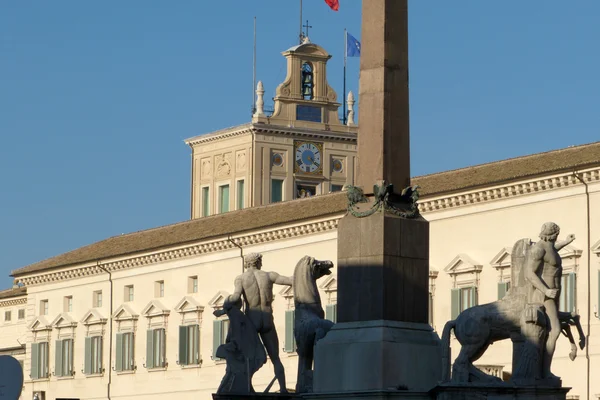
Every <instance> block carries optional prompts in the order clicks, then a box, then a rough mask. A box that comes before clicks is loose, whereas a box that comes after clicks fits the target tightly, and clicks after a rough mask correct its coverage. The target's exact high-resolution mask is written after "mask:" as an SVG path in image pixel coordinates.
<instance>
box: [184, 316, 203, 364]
mask: <svg viewBox="0 0 600 400" xmlns="http://www.w3.org/2000/svg"><path fill="white" fill-rule="evenodd" d="M199 364H200V326H199V325H181V326H180V327H179V365H199Z"/></svg>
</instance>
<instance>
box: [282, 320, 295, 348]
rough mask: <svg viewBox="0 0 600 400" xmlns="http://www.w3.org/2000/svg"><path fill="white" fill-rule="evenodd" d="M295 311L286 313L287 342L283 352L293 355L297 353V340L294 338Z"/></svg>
mask: <svg viewBox="0 0 600 400" xmlns="http://www.w3.org/2000/svg"><path fill="white" fill-rule="evenodd" d="M295 315H296V311H295V310H287V311H286V312H285V341H284V346H283V351H285V352H286V353H293V352H295V351H296V338H295V337H294V321H295Z"/></svg>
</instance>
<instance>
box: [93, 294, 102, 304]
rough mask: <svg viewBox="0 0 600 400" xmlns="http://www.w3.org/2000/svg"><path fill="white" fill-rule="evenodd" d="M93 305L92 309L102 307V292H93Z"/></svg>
mask: <svg viewBox="0 0 600 400" xmlns="http://www.w3.org/2000/svg"><path fill="white" fill-rule="evenodd" d="M93 304H94V307H102V290H96V291H95V292H94V299H93Z"/></svg>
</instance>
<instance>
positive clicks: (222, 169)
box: [215, 153, 231, 178]
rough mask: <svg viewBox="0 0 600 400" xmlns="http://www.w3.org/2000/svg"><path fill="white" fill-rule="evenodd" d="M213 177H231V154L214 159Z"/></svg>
mask: <svg viewBox="0 0 600 400" xmlns="http://www.w3.org/2000/svg"><path fill="white" fill-rule="evenodd" d="M215 166H216V167H215V176H216V177H217V178H222V177H226V176H229V175H231V153H225V154H221V155H218V156H216V157H215Z"/></svg>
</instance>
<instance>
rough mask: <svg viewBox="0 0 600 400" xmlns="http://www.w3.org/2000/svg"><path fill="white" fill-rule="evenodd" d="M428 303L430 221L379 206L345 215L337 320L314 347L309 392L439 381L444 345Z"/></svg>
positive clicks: (412, 387) (417, 388)
mask: <svg viewBox="0 0 600 400" xmlns="http://www.w3.org/2000/svg"><path fill="white" fill-rule="evenodd" d="M365 207H368V206H367V205H365ZM428 302H429V224H428V222H427V221H425V220H424V219H422V218H417V219H404V218H400V217H397V216H395V215H390V214H387V213H383V212H377V213H375V214H373V215H371V216H368V217H364V218H356V217H353V216H346V217H344V218H342V219H341V220H340V222H339V225H338V310H337V312H338V323H337V324H336V325H335V326H334V327H333V328H332V330H331V331H329V333H328V334H327V336H325V338H324V339H322V340H320V341H319V342H318V343H317V345H316V348H315V370H314V371H315V372H314V389H313V390H314V393H334V392H359V391H373V390H375V391H377V390H390V389H392V390H393V389H398V388H400V389H402V390H408V391H412V392H427V391H429V390H430V389H432V388H433V387H434V386H436V385H437V384H438V383H439V381H440V380H441V365H442V364H441V348H440V340H439V337H438V335H437V334H436V333H435V332H433V329H432V328H431V327H430V326H429V324H428V317H427V315H428Z"/></svg>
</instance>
